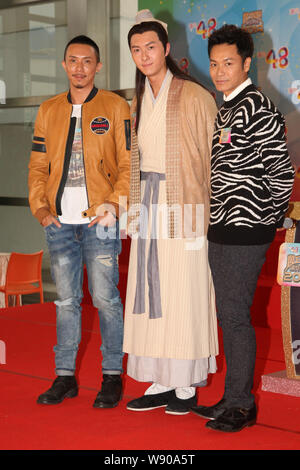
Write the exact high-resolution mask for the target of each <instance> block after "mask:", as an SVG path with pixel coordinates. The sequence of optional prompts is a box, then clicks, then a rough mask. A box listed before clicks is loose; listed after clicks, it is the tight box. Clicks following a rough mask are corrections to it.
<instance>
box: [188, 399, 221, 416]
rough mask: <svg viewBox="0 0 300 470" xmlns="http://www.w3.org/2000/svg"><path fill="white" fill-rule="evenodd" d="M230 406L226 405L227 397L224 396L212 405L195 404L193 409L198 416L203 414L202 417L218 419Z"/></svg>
mask: <svg viewBox="0 0 300 470" xmlns="http://www.w3.org/2000/svg"><path fill="white" fill-rule="evenodd" d="M227 408H228V406H226V402H225V399H224V398H222V400H220V401H219V402H218V403H216V404H215V405H212V406H195V407H193V408H192V409H191V411H192V412H193V413H195V414H196V415H198V416H201V418H206V419H212V420H214V419H217V418H218V417H219V416H221V415H222V414H223V413H224V411H226V410H227Z"/></svg>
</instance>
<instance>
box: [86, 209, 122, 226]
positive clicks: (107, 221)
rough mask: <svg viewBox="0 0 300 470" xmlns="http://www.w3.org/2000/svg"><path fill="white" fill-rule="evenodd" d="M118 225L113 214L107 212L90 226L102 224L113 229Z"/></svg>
mask: <svg viewBox="0 0 300 470" xmlns="http://www.w3.org/2000/svg"><path fill="white" fill-rule="evenodd" d="M115 223H116V218H115V216H114V215H113V214H112V213H111V212H106V213H105V214H104V215H99V216H98V217H96V218H95V219H94V220H93V221H92V222H91V223H90V224H89V227H92V226H93V225H95V224H100V225H102V226H103V227H113V226H114V225H115Z"/></svg>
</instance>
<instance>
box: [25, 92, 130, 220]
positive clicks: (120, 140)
mask: <svg viewBox="0 0 300 470" xmlns="http://www.w3.org/2000/svg"><path fill="white" fill-rule="evenodd" d="M71 114H72V103H71V99H70V93H67V92H65V93H61V94H59V95H57V96H55V97H53V98H51V99H49V100H47V101H45V102H44V103H42V105H41V106H40V108H39V111H38V115H37V118H36V122H35V130H34V137H33V143H32V152H31V157H30V163H29V177H28V185H29V203H30V208H31V211H32V213H33V215H34V216H35V217H36V218H37V219H38V220H39V222H41V221H42V220H43V218H44V217H45V216H47V215H49V214H50V213H51V214H52V215H54V216H58V215H61V198H62V194H63V190H64V186H65V183H66V179H67V175H68V169H69V162H70V156H71V150H72V143H73V138H74V131H75V118H71ZM82 139H83V156H84V169H85V178H86V187H87V196H88V202H89V208H88V210H86V211H85V212H83V213H82V216H83V217H86V218H88V217H92V216H95V215H96V211H97V208H99V206H101V205H102V204H104V203H107V204H112V205H113V206H114V208H115V213H116V215H117V216H118V214H119V210H120V209H121V207H120V206H119V204H120V201H123V203H124V205H123V207H122V210H126V209H127V206H126V201H127V197H128V194H129V179H130V114H129V106H128V104H127V103H126V101H125V100H124V99H122V98H120V97H119V96H118V95H116V94H115V93H112V92H109V91H105V90H98V89H97V88H93V90H92V91H91V93H90V95H89V96H88V98H87V99H86V101H85V102H84V104H83V106H82ZM120 198H121V199H120ZM121 204H122V202H121Z"/></svg>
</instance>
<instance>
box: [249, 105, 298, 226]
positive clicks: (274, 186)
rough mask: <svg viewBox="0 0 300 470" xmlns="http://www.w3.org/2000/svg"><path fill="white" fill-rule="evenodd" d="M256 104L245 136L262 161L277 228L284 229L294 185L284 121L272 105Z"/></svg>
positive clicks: (252, 109)
mask: <svg viewBox="0 0 300 470" xmlns="http://www.w3.org/2000/svg"><path fill="white" fill-rule="evenodd" d="M268 103H269V106H263V105H262V104H260V105H259V106H257V105H256V103H254V106H253V107H252V108H251V111H252V113H251V114H250V117H249V118H248V119H246V125H245V134H246V136H247V138H248V140H249V141H250V142H251V143H252V145H253V146H254V147H255V148H256V151H257V152H258V154H259V155H260V157H261V161H262V164H263V166H264V171H265V174H266V177H267V181H268V184H269V190H270V194H271V198H272V202H273V208H274V215H275V218H276V227H277V228H280V227H282V225H283V221H284V217H285V214H286V212H287V210H288V203H289V199H290V196H291V192H292V189H293V183H294V173H295V172H294V169H293V167H292V164H291V160H290V156H289V152H288V149H287V145H286V136H285V121H284V118H283V116H282V114H281V113H280V112H279V111H278V110H277V109H276V108H275V107H274V106H273V109H272V103H271V102H270V101H269V102H268Z"/></svg>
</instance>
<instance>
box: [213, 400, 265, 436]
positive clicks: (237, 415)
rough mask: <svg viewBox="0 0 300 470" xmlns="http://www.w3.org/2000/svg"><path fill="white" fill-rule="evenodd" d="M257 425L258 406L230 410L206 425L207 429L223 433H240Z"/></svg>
mask: <svg viewBox="0 0 300 470" xmlns="http://www.w3.org/2000/svg"><path fill="white" fill-rule="evenodd" d="M255 423H256V406H255V405H254V406H253V407H252V408H249V409H246V408H229V409H228V410H226V411H224V413H223V414H222V415H221V416H219V418H217V419H216V420H214V421H208V422H207V423H206V425H205V426H206V427H207V428H211V429H215V430H216V431H223V432H238V431H241V430H242V429H244V428H245V427H246V426H253V424H255Z"/></svg>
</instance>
